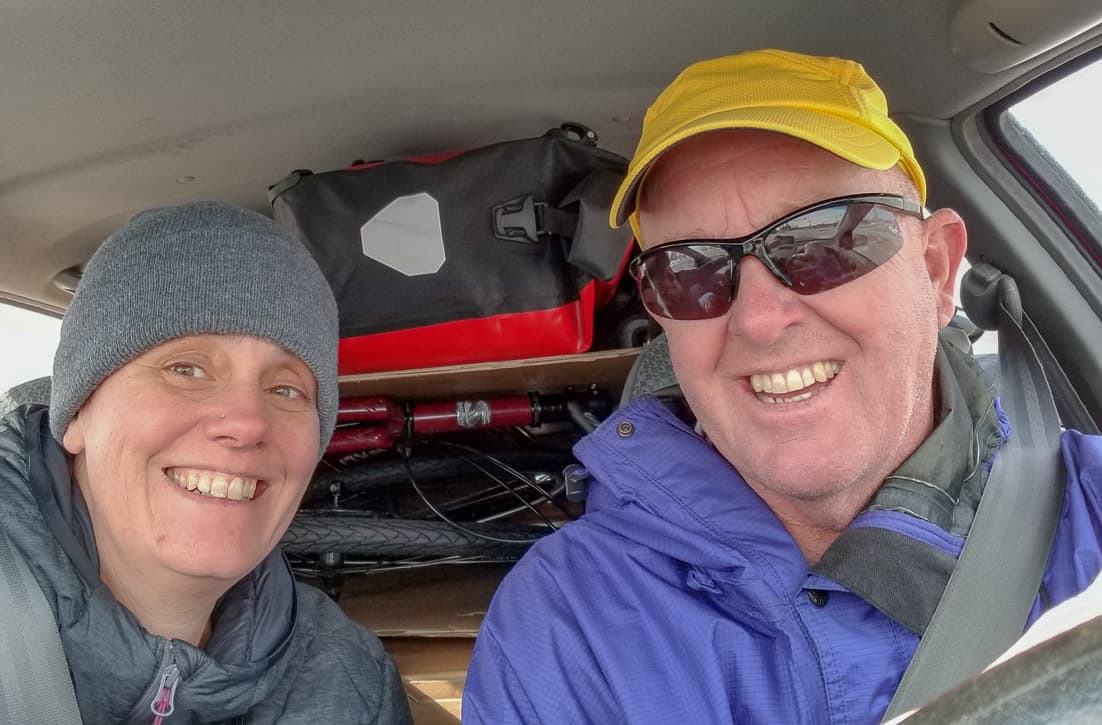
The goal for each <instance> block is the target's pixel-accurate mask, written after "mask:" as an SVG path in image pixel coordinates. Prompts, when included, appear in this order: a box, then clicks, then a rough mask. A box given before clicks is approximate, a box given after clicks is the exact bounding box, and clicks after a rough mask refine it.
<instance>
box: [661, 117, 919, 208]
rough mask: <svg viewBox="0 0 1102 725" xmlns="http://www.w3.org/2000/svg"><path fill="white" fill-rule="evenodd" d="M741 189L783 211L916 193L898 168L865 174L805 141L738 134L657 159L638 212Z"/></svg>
mask: <svg viewBox="0 0 1102 725" xmlns="http://www.w3.org/2000/svg"><path fill="white" fill-rule="evenodd" d="M740 186H742V187H746V188H747V190H748V191H751V192H752V191H767V192H768V195H769V197H770V200H771V201H774V202H776V203H777V204H778V205H779V206H781V207H783V206H786V202H790V204H787V205H788V206H789V207H790V209H789V210H791V209H796V208H799V207H800V206H804V205H806V204H808V203H813V202H815V201H819V200H821V199H825V198H830V197H832V196H840V195H843V194H847V193H863V192H870V193H880V192H894V193H903V194H905V195H907V196H914V194H915V192H914V185H913V183H912V182H911V181H910V178H909V177H908V176H907V175H906V172H904V171H903V170H902V169H900V168H899V167H898V166H896V167H892V168H891V169H888V170H886V171H878V170H873V169H867V168H865V167H862V166H858V165H857V164H854V163H852V162H850V161H847V160H845V159H843V158H841V157H839V156H837V155H835V154H833V153H832V152H830V151H827V150H826V149H823V148H821V147H819V146H816V145H814V144H812V143H809V142H807V141H804V140H803V139H799V138H795V137H793V136H788V135H785V134H780V133H775V132H772V131H759V130H755V129H738V130H726V131H715V132H711V133H706V134H701V135H699V136H695V137H693V138H691V139H688V140H686V141H684V142H682V143H681V144H678V145H677V146H674V147H673V148H671V149H670V150H669V151H667V152H666V153H665V154H663V155H662V156H661V157H659V159H658V160H657V161H656V162H655V164H654V165H653V166H652V167H651V169H650V170H649V171H648V172H647V174H646V176H645V177H644V180H643V183H642V185H641V188H640V195H639V209H640V211H641V212H643V213H646V211H647V207H648V206H649V207H654V206H656V205H658V206H661V205H662V204H663V202H669V201H673V200H675V199H676V198H677V197H679V196H681V195H687V198H694V195H695V194H701V193H703V194H705V195H709V194H710V193H726V192H728V191H732V190H734V191H738V188H739V187H740ZM857 187H860V188H857Z"/></svg>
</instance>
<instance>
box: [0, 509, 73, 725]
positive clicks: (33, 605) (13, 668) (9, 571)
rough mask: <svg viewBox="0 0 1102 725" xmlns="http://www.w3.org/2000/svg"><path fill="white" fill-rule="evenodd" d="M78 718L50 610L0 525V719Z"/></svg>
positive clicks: (64, 721)
mask: <svg viewBox="0 0 1102 725" xmlns="http://www.w3.org/2000/svg"><path fill="white" fill-rule="evenodd" d="M80 722H81V719H80V710H79V709H78V708H77V699H76V694H75V693H74V692H73V679H72V675H70V674H69V662H68V660H67V659H66V658H65V652H64V650H62V648H61V636H60V635H59V634H58V631H57V622H56V620H55V619H54V613H53V611H52V610H51V609H50V605H49V603H48V602H47V601H46V596H45V595H44V594H43V593H42V588H41V587H39V585H38V581H37V580H35V578H34V575H33V574H32V573H31V570H30V568H29V567H28V566H27V563H26V562H25V561H23V558H22V557H21V556H20V555H19V554H17V553H16V552H15V551H14V549H13V548H12V546H11V542H10V541H8V537H7V534H5V533H4V532H3V531H2V530H0V723H49V724H50V725H79V723H80Z"/></svg>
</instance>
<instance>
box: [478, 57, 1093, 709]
mask: <svg viewBox="0 0 1102 725" xmlns="http://www.w3.org/2000/svg"><path fill="white" fill-rule="evenodd" d="M925 199H926V183H925V178H924V176H923V173H922V169H921V167H920V166H919V164H918V161H917V160H916V158H915V156H914V153H913V150H912V148H911V145H910V143H909V141H908V140H907V138H906V136H905V135H904V133H903V132H902V130H900V129H899V128H898V126H896V124H895V123H894V122H893V121H892V120H891V119H890V118H889V117H888V110H887V107H886V102H885V99H884V96H883V94H882V92H881V91H880V89H879V88H878V87H877V86H876V84H875V83H874V82H873V81H872V79H870V78H869V77H868V76H867V75H866V74H865V72H864V69H863V68H862V67H861V66H860V65H858V64H856V63H853V62H851V61H845V60H840V59H836V58H819V57H809V56H804V55H799V54H796V53H788V52H781V51H772V50H768V51H755V52H750V53H744V54H741V55H736V56H731V57H726V58H720V59H717V60H712V61H706V62H702V63H698V64H696V65H693V66H691V67H689V68H688V69H686V70H685V71H684V72H683V73H682V74H681V75H680V76H679V77H678V78H677V79H676V80H675V81H674V82H673V83H672V84H671V85H670V86H669V87H668V88H667V89H666V90H665V91H664V92H663V93H662V94H661V95H660V96H659V98H658V99H657V101H656V102H655V103H654V105H653V106H652V107H651V108H650V110H649V111H648V113H647V116H646V118H645V120H644V123H643V131H642V138H641V140H640V142H639V147H638V149H637V151H636V154H635V157H634V159H633V160H632V163H631V164H630V166H629V169H628V173H627V177H626V178H625V180H624V182H623V185H622V186H621V188H620V192H619V194H618V196H617V198H616V201H615V202H614V205H613V212H612V216H613V219H612V221H613V223H614V224H620V223H623V221H624V220H625V219H630V221H631V224H632V226H633V228H634V230H635V232H636V237H637V239H638V240H639V243H640V245H641V247H642V248H643V252H642V254H641V256H640V259H639V260H638V261H637V262H636V263H635V267H634V273H635V276H636V278H637V280H638V281H639V286H640V290H641V293H642V296H643V300H644V303H645V304H646V306H647V309H648V311H649V312H650V313H651V314H652V315H653V316H654V317H655V319H656V320H657V321H658V322H659V323H660V324H661V326H662V328H663V330H664V331H665V334H666V337H667V339H668V343H669V349H670V358H671V361H672V363H673V369H674V372H675V374H676V376H677V379H678V382H679V383H680V385H681V388H682V390H683V392H684V395H685V398H686V400H687V402H688V403H689V405H690V407H691V408H692V411H693V413H694V415H695V417H696V419H697V421H698V424H699V429H700V430H701V431H702V435H698V434H697V433H696V432H694V429H693V428H691V427H689V426H687V425H686V424H684V423H682V422H681V421H680V420H678V419H676V418H675V417H674V416H673V415H672V414H671V413H670V412H668V411H667V410H666V408H665V407H663V405H662V404H661V403H659V402H658V401H657V400H655V399H653V398H643V399H640V400H638V401H636V402H635V403H633V404H631V405H629V406H626V407H625V408H624V409H622V410H621V411H619V412H618V413H617V414H616V415H614V416H613V417H612V418H611V419H610V420H608V421H606V422H605V424H604V425H603V426H602V427H601V428H600V429H598V430H597V431H596V432H595V433H594V434H592V435H591V436H589V437H588V438H586V439H585V440H583V441H582V442H581V443H579V445H578V446H577V447H576V449H575V453H576V454H577V456H578V458H579V459H580V460H581V461H582V463H583V464H584V465H585V467H586V469H587V471H588V473H589V474H590V484H589V491H590V493H589V499H588V502H587V512H586V515H585V516H584V517H582V519H581V520H579V521H578V522H576V523H572V524H570V525H568V526H566V527H564V528H563V529H562V530H561V531H560V532H559V533H557V534H556V535H554V536H552V537H549V538H548V539H546V540H544V541H542V542H540V543H539V544H538V545H537V546H535V547H534V548H533V549H532V550H531V551H530V552H529V554H528V555H527V556H526V557H525V558H524V559H523V560H522V561H521V562H520V563H519V564H518V565H517V566H516V567H515V569H514V570H513V571H512V572H511V573H510V575H509V576H508V577H507V578H506V580H505V582H504V583H503V584H502V586H501V588H500V589H499V591H498V593H497V595H496V597H495V599H494V602H493V604H492V606H491V608H490V611H489V613H488V614H487V617H486V620H485V622H484V624H483V627H482V631H481V633H480V636H479V639H478V644H477V646H476V648H475V653H474V657H473V659H472V663H471V670H470V674H469V677H468V689H467V694H466V696H465V698H464V722H470V723H480V722H485V723H495V724H500V723H515V722H526V723H535V722H542V723H567V722H569V723H583V722H590V723H610V722H631V723H667V722H678V723H724V722H769V723H781V722H784V723H789V722H792V723H795V722H801V723H803V722H824V723H827V722H829V723H844V722H846V723H848V722H875V721H877V720H878V719H879V718H880V716H881V715H882V714H883V713H884V711H885V709H886V707H887V705H888V703H889V701H890V699H891V697H892V695H893V693H894V691H895V689H896V687H897V686H898V684H899V681H900V678H901V677H902V674H903V672H904V670H905V669H906V667H907V664H908V663H909V661H910V659H911V657H912V656H913V654H914V652H915V650H916V648H917V646H918V642H919V638H920V636H921V634H922V632H923V631H924V630H925V627H926V626H927V624H928V623H929V621H930V617H931V616H932V614H933V610H934V608H935V607H936V605H937V602H938V601H939V599H940V597H941V594H942V592H943V590H944V587H945V583H946V581H947V580H948V577H949V575H950V573H951V572H952V569H953V565H954V564H955V561H956V557H957V556H958V555H959V553H960V551H961V548H962V546H963V541H964V537H965V536H966V535H967V533H968V528H969V525H970V523H971V520H972V517H973V515H974V513H975V510H976V505H977V503H978V501H979V498H980V496H981V494H982V492H983V487H984V485H985V483H986V480H987V476H988V473H989V471H990V464H991V462H992V460H993V458H994V456H995V455H996V454H997V452H998V449H999V447H1000V445H1001V444H1002V442H1003V440H1004V438H1005V436H1006V435H1008V434H1009V430H1010V429H1009V425H1008V424H1007V423H1006V422H1005V420H1004V417H1005V416H1002V414H1001V409H1000V408H999V407H998V404H997V402H996V399H995V396H994V393H993V391H992V389H991V388H990V387H989V386H988V384H987V383H986V382H985V380H986V378H985V376H984V374H983V373H982V371H981V370H980V369H979V368H978V367H977V365H976V363H975V361H974V360H973V359H972V357H971V355H970V354H969V353H968V352H967V351H964V350H961V349H958V347H956V346H955V345H954V344H953V343H952V340H953V338H952V337H951V336H949V335H939V330H940V329H941V328H944V327H945V326H946V325H947V324H948V322H949V321H950V319H951V317H952V315H953V312H954V303H953V285H954V281H955V278H956V273H957V270H958V266H959V264H960V262H961V259H962V257H963V256H964V252H965V248H966V235H965V229H964V225H963V223H962V222H961V219H960V218H959V216H958V215H957V214H955V213H954V212H952V211H949V210H939V211H936V212H934V213H932V214H926V213H925V212H924V210H923V206H922V205H923V204H924V203H925ZM1063 454H1064V462H1065V464H1066V467H1067V471H1068V487H1067V493H1066V496H1065V500H1064V503H1063V506H1064V513H1065V516H1064V517H1062V520H1061V524H1060V528H1059V531H1058V533H1057V537H1056V542H1055V544H1054V547H1053V550H1052V555H1051V558H1050V561H1049V566H1048V570H1047V572H1046V574H1045V576H1044V580H1043V582H1042V589H1043V595H1044V602H1045V604H1046V605H1051V604H1053V603H1056V602H1059V601H1061V600H1063V599H1066V598H1068V597H1070V596H1072V595H1073V594H1075V593H1076V592H1078V591H1081V590H1082V589H1084V588H1085V587H1086V586H1087V585H1088V584H1089V583H1090V582H1091V580H1093V578H1094V577H1095V575H1097V574H1098V571H1099V568H1100V564H1099V561H1100V551H1102V548H1100V546H1099V541H1098V536H1097V535H1096V533H1095V532H1096V529H1097V527H1098V526H1099V524H1100V522H1102V517H1100V516H1099V510H1098V507H1097V505H1095V504H1092V503H1089V502H1090V501H1092V500H1094V499H1095V497H1096V496H1097V495H1098V493H1099V491H1100V490H1102V477H1100V474H1099V472H1098V471H1099V469H1098V468H1097V467H1095V468H1093V469H1091V468H1090V466H1089V465H1087V462H1097V461H1099V460H1102V441H1100V440H1099V439H1097V438H1092V437H1087V436H1082V435H1080V434H1077V433H1074V432H1068V433H1066V434H1065V435H1064V439H1063ZM1068 512H1075V513H1074V515H1068ZM1073 563H1074V565H1073ZM1040 611H1041V608H1040V604H1038V605H1037V606H1035V607H1034V612H1033V614H1032V615H1031V620H1032V618H1035V617H1036V616H1038V615H1039V613H1040Z"/></svg>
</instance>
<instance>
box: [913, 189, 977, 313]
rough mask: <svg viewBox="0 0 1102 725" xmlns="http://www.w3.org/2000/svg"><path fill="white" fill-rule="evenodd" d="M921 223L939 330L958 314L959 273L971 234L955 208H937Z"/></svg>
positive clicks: (927, 270) (927, 269)
mask: <svg viewBox="0 0 1102 725" xmlns="http://www.w3.org/2000/svg"><path fill="white" fill-rule="evenodd" d="M922 224H923V230H924V232H925V238H926V251H925V253H924V257H925V261H926V272H927V274H929V276H930V285H931V286H932V288H933V291H934V295H935V296H936V298H937V322H938V327H945V326H946V325H948V324H949V322H950V320H952V319H953V314H954V313H955V312H956V300H955V296H954V292H955V288H956V282H957V271H958V270H959V269H960V263H961V260H963V259H964V253H965V252H966V251H967V250H968V232H967V230H966V229H965V228H964V221H963V220H962V219H961V218H960V215H959V214H957V213H956V212H955V211H953V210H952V209H938V210H937V211H935V212H934V213H933V214H931V215H930V218H929V219H926V220H925V221H924V222H923V223H922Z"/></svg>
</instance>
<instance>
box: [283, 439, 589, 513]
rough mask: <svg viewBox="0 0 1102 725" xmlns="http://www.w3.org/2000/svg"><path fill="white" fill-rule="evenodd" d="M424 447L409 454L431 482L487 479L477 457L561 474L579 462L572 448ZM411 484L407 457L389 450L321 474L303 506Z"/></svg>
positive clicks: (418, 472) (531, 470) (416, 470)
mask: <svg viewBox="0 0 1102 725" xmlns="http://www.w3.org/2000/svg"><path fill="white" fill-rule="evenodd" d="M422 448H424V447H423V446H418V447H416V448H415V449H414V453H413V454H412V455H411V456H410V457H409V466H410V467H411V468H412V469H413V475H414V476H415V477H416V479H417V481H419V482H422V483H427V484H431V483H439V482H445V481H458V482H466V481H471V480H473V479H479V478H486V476H485V474H484V473H483V472H481V471H479V470H478V468H476V467H475V466H473V465H472V464H471V462H470V460H471V459H472V458H475V459H478V460H481V461H490V460H495V459H496V460H498V461H501V462H502V463H504V464H505V465H507V466H510V467H511V468H514V469H516V470H518V471H522V472H524V473H534V472H545V473H547V474H550V475H551V476H553V477H555V478H559V477H561V476H562V470H563V468H565V467H566V466H568V465H570V464H571V463H575V462H576V461H575V460H574V456H573V455H572V454H571V453H570V451H569V450H554V449H540V448H519V447H515V446H514V447H509V448H504V447H495V448H490V449H486V450H480V451H479V453H478V454H477V455H475V454H469V455H466V457H464V456H461V455H457V454H456V453H455V452H453V451H449V450H447V449H445V448H435V447H433V448H432V449H431V450H428V451H425V450H422ZM408 485H409V471H408V470H407V469H406V462H405V461H404V460H402V458H401V457H399V456H398V455H395V454H389V453H388V454H386V455H379V456H377V457H375V458H373V459H370V460H368V461H366V462H364V463H359V464H356V465H352V466H348V467H346V468H342V469H340V470H337V471H325V472H322V473H319V474H318V475H316V476H315V477H314V479H313V481H311V483H310V486H309V488H308V489H307V491H306V495H305V496H304V497H303V505H304V506H310V505H312V504H315V503H318V502H321V501H324V500H326V499H327V498H329V497H330V496H331V495H332V493H333V491H334V490H339V491H340V495H341V497H353V496H366V495H370V494H374V493H384V492H386V491H387V490H388V489H392V488H396V487H406V486H408Z"/></svg>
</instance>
